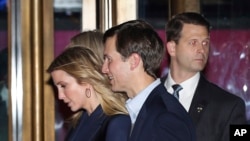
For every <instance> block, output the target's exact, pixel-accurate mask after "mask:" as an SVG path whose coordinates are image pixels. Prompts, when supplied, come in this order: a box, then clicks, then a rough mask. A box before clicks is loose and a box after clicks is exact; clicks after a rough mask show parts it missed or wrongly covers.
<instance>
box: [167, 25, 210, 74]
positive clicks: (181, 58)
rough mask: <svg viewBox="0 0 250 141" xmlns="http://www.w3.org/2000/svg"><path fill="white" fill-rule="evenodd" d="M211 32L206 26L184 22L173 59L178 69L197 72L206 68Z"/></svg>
mask: <svg viewBox="0 0 250 141" xmlns="http://www.w3.org/2000/svg"><path fill="white" fill-rule="evenodd" d="M209 46H210V39H209V33H208V31H207V29H206V28H205V27H204V26H200V25H194V24H184V26H183V29H182V31H181V37H180V40H179V42H178V44H176V46H175V53H174V54H173V55H171V60H172V61H173V63H174V64H175V66H177V68H178V69H181V70H184V71H186V72H189V73H196V72H199V71H201V70H203V69H204V67H205V65H206V63H207V60H208V54H209Z"/></svg>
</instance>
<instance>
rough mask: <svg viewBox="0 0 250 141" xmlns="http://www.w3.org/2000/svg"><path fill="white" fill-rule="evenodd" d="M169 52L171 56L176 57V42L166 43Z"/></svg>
mask: <svg viewBox="0 0 250 141" xmlns="http://www.w3.org/2000/svg"><path fill="white" fill-rule="evenodd" d="M166 47H167V51H168V54H169V55H170V56H173V55H175V47H176V43H175V42H174V41H169V42H167V43H166Z"/></svg>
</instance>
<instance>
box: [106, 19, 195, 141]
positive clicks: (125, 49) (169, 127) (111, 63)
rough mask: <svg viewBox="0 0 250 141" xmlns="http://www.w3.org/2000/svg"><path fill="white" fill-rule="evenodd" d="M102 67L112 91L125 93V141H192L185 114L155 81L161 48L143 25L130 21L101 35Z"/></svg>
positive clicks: (146, 24)
mask: <svg viewBox="0 0 250 141" xmlns="http://www.w3.org/2000/svg"><path fill="white" fill-rule="evenodd" d="M103 41H104V64H103V66H102V72H103V73H104V74H106V75H107V76H108V77H109V79H110V83H111V85H112V90H113V91H119V92H125V93H126V94H127V96H128V97H129V99H128V100H127V102H126V107H127V109H128V112H129V115H130V117H131V121H132V129H131V134H130V138H129V141H195V129H194V125H193V123H192V121H191V118H190V117H189V115H188V113H187V112H186V111H185V109H184V108H183V107H182V105H181V104H180V103H179V102H178V100H176V99H175V97H173V96H172V95H170V94H168V93H167V91H166V89H165V87H164V85H163V84H161V82H160V79H159V78H158V79H157V77H156V74H155V72H156V70H158V69H159V67H160V64H161V61H162V58H163V57H164V53H165V47H164V45H163V42H162V40H161V39H160V37H159V36H158V34H157V33H156V32H155V31H154V29H153V28H152V27H151V26H150V25H149V24H148V23H146V22H145V21H142V20H132V21H128V22H125V23H123V24H120V25H118V26H114V27H112V28H110V29H108V30H107V31H106V32H105V33H104V39H103Z"/></svg>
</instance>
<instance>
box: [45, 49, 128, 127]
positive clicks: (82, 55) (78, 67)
mask: <svg viewBox="0 0 250 141" xmlns="http://www.w3.org/2000/svg"><path fill="white" fill-rule="evenodd" d="M102 62H103V61H102V59H100V58H99V57H98V55H97V54H95V53H94V52H93V51H92V50H90V49H89V48H86V47H83V46H71V47H69V48H67V49H66V50H64V51H63V52H62V54H60V55H59V56H58V57H57V58H55V60H54V61H53V62H52V63H51V65H50V66H49V68H48V70H47V72H49V73H51V72H52V71H54V70H63V71H65V72H67V73H68V74H70V75H71V76H72V77H74V78H75V79H76V81H77V83H79V84H82V83H84V82H85V83H86V82H87V83H89V84H91V85H92V86H93V88H94V90H95V91H96V92H97V95H98V98H99V100H100V101H99V102H100V105H101V107H102V109H103V111H104V113H105V114H106V115H116V114H128V112H127V110H126V108H125V101H126V100H127V96H126V95H125V94H123V93H115V92H113V91H112V90H111V84H110V83H109V80H108V78H107V76H105V75H103V74H102V71H101V68H102ZM80 111H82V110H80ZM81 113H82V112H77V113H76V114H75V115H74V116H73V117H72V120H73V124H74V125H75V123H76V122H77V120H78V119H79V117H80V114H81Z"/></svg>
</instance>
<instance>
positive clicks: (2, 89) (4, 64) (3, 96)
mask: <svg viewBox="0 0 250 141" xmlns="http://www.w3.org/2000/svg"><path fill="white" fill-rule="evenodd" d="M7 21H8V20H7V8H6V0H0V140H1V141H8V112H7V111H8V99H9V98H8V86H7V84H8V82H7V80H8V48H7V44H8V43H7V37H8V36H7Z"/></svg>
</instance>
